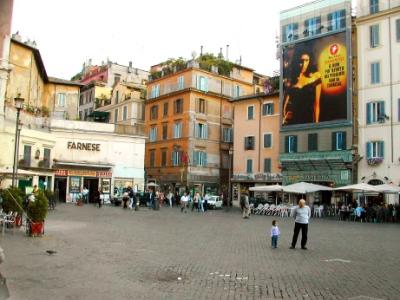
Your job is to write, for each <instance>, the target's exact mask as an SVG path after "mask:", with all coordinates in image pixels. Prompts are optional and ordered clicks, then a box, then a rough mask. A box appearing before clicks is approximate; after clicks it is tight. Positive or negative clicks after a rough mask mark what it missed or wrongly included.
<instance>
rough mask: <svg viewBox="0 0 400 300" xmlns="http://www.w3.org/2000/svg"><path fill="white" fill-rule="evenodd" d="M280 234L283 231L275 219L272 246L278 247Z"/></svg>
mask: <svg viewBox="0 0 400 300" xmlns="http://www.w3.org/2000/svg"><path fill="white" fill-rule="evenodd" d="M280 235H281V232H280V231H279V227H278V222H277V221H276V220H273V221H272V227H271V248H274V249H275V248H277V247H278V238H279V236H280Z"/></svg>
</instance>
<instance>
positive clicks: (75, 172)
mask: <svg viewBox="0 0 400 300" xmlns="http://www.w3.org/2000/svg"><path fill="white" fill-rule="evenodd" d="M68 175H69V176H88V177H97V176H96V175H97V174H96V171H89V170H68Z"/></svg>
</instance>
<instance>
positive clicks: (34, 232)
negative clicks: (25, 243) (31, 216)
mask: <svg viewBox="0 0 400 300" xmlns="http://www.w3.org/2000/svg"><path fill="white" fill-rule="evenodd" d="M29 227H30V228H29V233H30V235H31V236H41V235H43V234H44V222H31V223H30V226H29Z"/></svg>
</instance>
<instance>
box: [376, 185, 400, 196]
mask: <svg viewBox="0 0 400 300" xmlns="http://www.w3.org/2000/svg"><path fill="white" fill-rule="evenodd" d="M375 188H376V189H377V190H378V191H379V192H381V193H384V194H398V193H400V187H399V186H397V185H394V184H387V183H385V184H379V185H375Z"/></svg>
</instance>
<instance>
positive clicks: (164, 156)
mask: <svg viewBox="0 0 400 300" xmlns="http://www.w3.org/2000/svg"><path fill="white" fill-rule="evenodd" d="M165 166H167V150H165V149H164V150H162V151H161V167H165Z"/></svg>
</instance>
